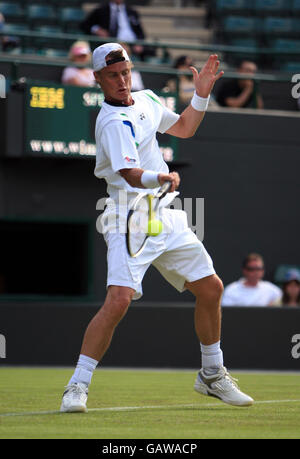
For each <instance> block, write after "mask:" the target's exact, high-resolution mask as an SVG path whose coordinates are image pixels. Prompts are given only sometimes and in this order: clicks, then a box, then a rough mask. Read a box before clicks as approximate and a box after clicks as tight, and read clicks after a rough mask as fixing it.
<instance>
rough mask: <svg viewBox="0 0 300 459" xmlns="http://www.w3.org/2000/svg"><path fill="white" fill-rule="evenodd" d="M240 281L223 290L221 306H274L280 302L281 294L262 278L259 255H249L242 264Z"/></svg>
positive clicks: (261, 262)
mask: <svg viewBox="0 0 300 459" xmlns="http://www.w3.org/2000/svg"><path fill="white" fill-rule="evenodd" d="M242 268H243V275H244V277H242V278H241V279H240V280H238V281H236V282H233V283H232V284H229V285H228V286H227V287H226V288H225V290H224V295H223V300H222V306H275V305H279V304H280V302H281V297H282V292H281V289H280V288H279V287H277V286H276V285H274V284H272V283H271V282H268V281H264V280H262V279H263V277H264V273H265V270H264V261H263V258H262V256H261V255H259V254H257V253H250V254H249V255H247V257H246V258H245V260H244V262H243V266H242Z"/></svg>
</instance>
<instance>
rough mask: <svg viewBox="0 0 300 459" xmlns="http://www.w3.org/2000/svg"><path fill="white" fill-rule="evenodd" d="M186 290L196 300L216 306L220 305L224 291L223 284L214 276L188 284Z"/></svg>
mask: <svg viewBox="0 0 300 459" xmlns="http://www.w3.org/2000/svg"><path fill="white" fill-rule="evenodd" d="M188 288H189V290H190V291H191V292H192V293H193V294H194V295H195V297H196V298H197V297H199V298H200V299H201V300H203V301H206V302H207V303H212V302H215V303H216V304H219V303H220V300H221V297H222V295H223V291H224V286H223V282H222V281H221V279H220V278H219V277H218V276H217V275H216V274H214V275H212V276H209V277H207V278H203V279H200V281H196V282H193V283H191V284H188Z"/></svg>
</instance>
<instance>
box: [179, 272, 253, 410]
mask: <svg viewBox="0 0 300 459" xmlns="http://www.w3.org/2000/svg"><path fill="white" fill-rule="evenodd" d="M185 287H186V288H187V289H188V290H190V291H191V292H192V293H193V294H194V295H195V298H196V306H195V330H196V333H197V336H198V338H199V341H200V346H201V352H202V368H201V370H200V371H199V373H198V375H197V379H196V382H195V385H194V388H195V390H196V391H197V392H199V393H201V394H204V395H211V396H214V397H217V398H220V399H221V400H223V401H224V402H226V403H229V404H231V405H235V406H250V405H252V404H253V399H252V398H251V397H249V396H248V395H246V394H244V393H243V392H241V391H240V390H239V388H238V386H237V384H236V381H235V380H234V379H233V378H232V377H231V376H230V374H229V373H228V371H227V370H226V368H225V367H224V366H223V353H222V350H221V347H220V338H221V297H222V293H223V284H222V281H221V279H219V277H218V276H217V275H216V274H214V275H212V276H208V277H204V278H202V279H199V280H197V281H194V282H186V283H185Z"/></svg>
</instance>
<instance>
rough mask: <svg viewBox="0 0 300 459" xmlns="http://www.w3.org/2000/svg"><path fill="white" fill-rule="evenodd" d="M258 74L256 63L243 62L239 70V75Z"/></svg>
mask: <svg viewBox="0 0 300 459" xmlns="http://www.w3.org/2000/svg"><path fill="white" fill-rule="evenodd" d="M256 72H257V67H256V64H254V62H243V63H242V65H241V66H240V68H239V73H249V74H250V75H254V74H255V73H256Z"/></svg>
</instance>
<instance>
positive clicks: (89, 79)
mask: <svg viewBox="0 0 300 459" xmlns="http://www.w3.org/2000/svg"><path fill="white" fill-rule="evenodd" d="M69 59H70V61H72V62H74V63H76V64H82V67H72V66H70V67H66V68H65V69H64V71H63V74H62V79H61V81H62V83H63V84H70V85H74V86H87V87H91V86H96V82H95V77H94V73H93V70H92V69H91V68H90V67H88V65H89V63H90V62H91V49H90V45H89V44H88V42H86V41H76V42H75V43H73V45H72V46H71V49H70V52H69Z"/></svg>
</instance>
